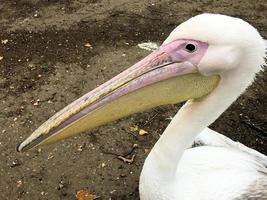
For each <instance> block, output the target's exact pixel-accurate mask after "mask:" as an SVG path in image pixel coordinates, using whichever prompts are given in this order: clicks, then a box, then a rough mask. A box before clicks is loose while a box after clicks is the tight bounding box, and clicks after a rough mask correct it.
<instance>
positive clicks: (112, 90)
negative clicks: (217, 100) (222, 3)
mask: <svg viewBox="0 0 267 200" xmlns="http://www.w3.org/2000/svg"><path fill="white" fill-rule="evenodd" d="M264 56H265V45H264V41H263V39H262V37H261V36H260V35H259V33H258V32H257V30H256V29H255V28H253V27H252V26H251V25H250V24H248V23H247V22H245V21H243V20H241V19H238V18H233V17H229V16H224V15H218V14H202V15H198V16H195V17H193V18H191V19H189V20H188V21H186V22H184V23H182V24H180V25H179V26H178V27H177V28H175V29H174V30H173V31H172V32H171V34H170V35H169V37H168V38H167V39H166V40H165V41H164V43H163V44H162V45H161V46H160V47H159V49H158V50H156V51H154V52H153V53H151V54H150V55H148V56H147V57H146V58H144V59H143V60H141V61H139V62H138V63H136V64H135V65H133V66H132V67H130V68H128V69H126V70H125V71H124V72H122V73H120V74H119V75H117V76H115V77H114V78H112V79H111V80H109V81H107V82H106V83H104V84H103V85H101V86H99V87H98V88H96V89H94V90H92V91H91V92H89V93H87V94H85V95H84V96H82V97H81V98H79V99H77V100H76V101H74V102H73V103H71V104H70V105H68V106H67V107H65V108H64V109H62V110H61V111H59V112H58V113H56V114H55V115H54V116H52V117H51V118H50V119H49V120H48V121H46V122H45V123H44V124H42V125H41V126H40V127H39V128H38V129H37V130H36V131H34V133H32V135H30V136H29V137H28V138H27V139H26V140H25V141H24V142H22V143H21V144H20V145H19V146H18V151H23V150H26V149H29V148H32V147H34V146H39V145H43V144H48V143H51V142H54V141H57V140H60V139H63V138H66V137H69V136H72V135H75V134H78V133H80V132H83V131H86V130H90V129H93V128H95V127H98V126H100V125H103V124H106V123H108V122H111V121H114V120H116V119H119V118H122V117H124V116H127V115H130V114H133V113H136V112H140V111H143V110H146V109H149V108H153V107H156V106H160V105H165V104H174V103H178V102H182V101H186V100H201V99H202V98H204V97H205V96H207V95H209V94H210V93H212V91H213V90H214V89H215V88H217V87H221V86H222V85H223V82H224V80H226V79H228V80H229V79H230V80H231V81H232V85H233V87H235V91H236V92H237V93H238V95H239V94H240V93H242V92H243V91H244V90H245V88H246V87H247V86H248V85H249V84H250V83H251V82H252V81H253V79H254V76H255V73H256V72H258V71H259V70H260V69H261V66H262V65H263V63H264ZM233 74H234V76H233ZM233 77H234V78H233ZM226 92H227V89H226Z"/></svg>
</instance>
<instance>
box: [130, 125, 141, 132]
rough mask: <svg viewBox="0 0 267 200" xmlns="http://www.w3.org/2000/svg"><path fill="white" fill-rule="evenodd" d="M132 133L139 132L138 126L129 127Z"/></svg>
mask: <svg viewBox="0 0 267 200" xmlns="http://www.w3.org/2000/svg"><path fill="white" fill-rule="evenodd" d="M129 129H130V131H133V132H137V131H138V130H139V128H138V126H136V125H135V126H130V127H129Z"/></svg>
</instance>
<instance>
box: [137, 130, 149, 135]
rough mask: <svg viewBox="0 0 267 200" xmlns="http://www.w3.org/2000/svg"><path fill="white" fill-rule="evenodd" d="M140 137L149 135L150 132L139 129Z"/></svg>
mask: <svg viewBox="0 0 267 200" xmlns="http://www.w3.org/2000/svg"><path fill="white" fill-rule="evenodd" d="M138 133H139V135H146V134H148V132H147V131H145V130H144V129H139V132H138Z"/></svg>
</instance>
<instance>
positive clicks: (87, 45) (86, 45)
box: [84, 43, 93, 49]
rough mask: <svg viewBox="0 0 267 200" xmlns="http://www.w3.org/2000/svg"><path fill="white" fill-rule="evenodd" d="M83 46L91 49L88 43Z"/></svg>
mask: <svg viewBox="0 0 267 200" xmlns="http://www.w3.org/2000/svg"><path fill="white" fill-rule="evenodd" d="M84 46H85V47H88V48H90V49H92V48H93V47H92V45H91V44H90V43H86V44H85V45H84Z"/></svg>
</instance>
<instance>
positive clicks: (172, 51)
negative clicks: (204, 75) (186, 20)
mask: <svg viewBox="0 0 267 200" xmlns="http://www.w3.org/2000/svg"><path fill="white" fill-rule="evenodd" d="M187 44H193V45H195V47H196V50H195V51H194V52H188V51H187V50H186V49H185V46H186V45H187ZM207 49H208V44H207V43H205V42H201V41H195V40H186V39H183V40H174V41H173V42H170V43H168V44H164V45H162V46H161V47H160V50H162V51H164V52H166V53H168V54H169V55H170V56H171V57H172V58H173V60H177V61H181V62H185V61H188V62H191V63H192V64H193V65H195V66H197V65H198V63H199V62H200V60H201V59H202V57H203V56H204V54H205V53H206V51H207Z"/></svg>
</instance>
